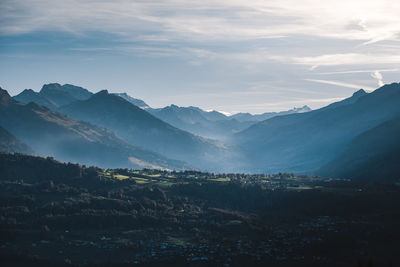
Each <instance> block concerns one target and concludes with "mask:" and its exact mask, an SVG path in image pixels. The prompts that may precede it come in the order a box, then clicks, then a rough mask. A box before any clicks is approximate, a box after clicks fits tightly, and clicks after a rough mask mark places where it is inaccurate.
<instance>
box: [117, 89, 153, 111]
mask: <svg viewBox="0 0 400 267" xmlns="http://www.w3.org/2000/svg"><path fill="white" fill-rule="evenodd" d="M113 95H116V96H119V97H122V98H123V99H125V100H126V101H128V102H130V103H132V104H134V105H135V106H137V107H139V108H141V109H148V108H150V106H149V105H147V104H146V102H144V101H143V100H141V99H137V98H133V97H131V96H129V95H128V94H127V93H114V94H113Z"/></svg>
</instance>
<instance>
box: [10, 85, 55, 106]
mask: <svg viewBox="0 0 400 267" xmlns="http://www.w3.org/2000/svg"><path fill="white" fill-rule="evenodd" d="M14 99H15V100H17V101H18V102H21V103H25V104H28V103H30V102H33V103H36V104H38V105H40V106H44V107H47V108H49V109H55V108H57V104H56V103H54V102H53V101H51V100H50V99H47V98H46V97H45V96H43V95H41V94H40V93H37V92H35V91H33V90H32V89H25V90H24V91H22V92H21V93H20V94H18V95H16V96H14Z"/></svg>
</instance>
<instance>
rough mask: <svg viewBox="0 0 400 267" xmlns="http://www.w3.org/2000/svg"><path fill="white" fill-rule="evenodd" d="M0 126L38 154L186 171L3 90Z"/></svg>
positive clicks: (107, 164)
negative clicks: (20, 100)
mask: <svg viewBox="0 0 400 267" xmlns="http://www.w3.org/2000/svg"><path fill="white" fill-rule="evenodd" d="M0 115H1V116H0V125H1V126H2V127H4V128H5V129H7V130H8V131H9V132H11V133H12V134H13V135H15V136H16V137H17V138H18V139H20V140H21V141H22V142H24V143H26V144H27V145H29V146H30V147H31V148H32V149H33V150H34V151H35V153H37V154H39V155H44V156H53V157H55V158H57V159H58V160H62V161H71V162H80V163H82V164H87V165H98V166H103V167H140V168H143V167H163V168H182V167H184V166H185V163H183V162H180V161H177V160H170V159H168V158H166V157H163V156H161V155H159V154H157V153H154V152H150V151H147V150H145V149H142V148H139V147H137V146H134V145H132V144H130V143H129V142H127V141H125V140H123V139H121V138H120V137H118V136H116V135H115V134H114V133H112V132H111V131H109V130H107V129H104V128H100V127H98V126H94V125H91V124H89V123H85V122H79V121H76V120H73V119H71V118H69V117H67V116H65V115H62V114H60V113H57V112H54V111H51V110H49V109H47V108H46V107H41V106H38V105H37V104H35V103H32V102H31V103H29V104H23V103H19V102H17V101H15V100H14V99H13V98H11V97H10V96H9V94H8V93H7V91H5V90H3V89H0Z"/></svg>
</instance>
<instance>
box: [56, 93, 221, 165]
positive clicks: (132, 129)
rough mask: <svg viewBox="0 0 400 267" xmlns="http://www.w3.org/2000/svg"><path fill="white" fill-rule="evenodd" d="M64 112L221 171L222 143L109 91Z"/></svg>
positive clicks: (157, 150) (157, 149) (180, 157)
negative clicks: (162, 117) (175, 124)
mask: <svg viewBox="0 0 400 267" xmlns="http://www.w3.org/2000/svg"><path fill="white" fill-rule="evenodd" d="M60 112H62V113H64V114H67V115H68V116H70V117H72V118H74V119H78V120H82V121H87V122H90V123H93V124H96V125H99V126H102V127H106V128H108V129H110V130H112V131H114V132H115V133H116V134H118V135H119V136H121V137H123V138H124V139H126V140H128V141H130V142H132V143H133V144H136V145H138V146H141V147H143V148H146V149H149V150H152V151H156V152H158V153H161V154H163V155H166V156H167V155H168V157H171V158H176V159H179V160H184V161H186V162H188V163H190V164H192V165H194V166H197V167H201V168H206V169H214V168H218V166H220V165H221V163H222V161H223V160H224V159H223V155H222V154H223V153H225V149H224V148H223V147H222V146H221V145H220V144H218V143H216V142H213V141H210V140H207V139H204V138H201V137H198V136H194V135H192V134H190V133H188V132H185V131H183V130H180V129H178V128H175V127H173V126H171V125H170V124H168V123H166V122H164V121H162V120H160V119H158V118H156V117H154V116H153V115H151V114H150V113H148V112H146V111H145V110H143V109H141V108H139V107H137V106H135V105H133V104H132V103H130V102H128V101H126V100H125V99H123V98H121V97H119V96H117V95H114V94H109V93H108V91H106V90H103V91H101V92H99V93H97V94H95V95H93V96H92V97H91V98H89V99H87V100H84V101H77V102H74V103H72V104H70V105H68V106H64V107H62V108H61V109H60Z"/></svg>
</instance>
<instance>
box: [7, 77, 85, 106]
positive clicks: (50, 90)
mask: <svg viewBox="0 0 400 267" xmlns="http://www.w3.org/2000/svg"><path fill="white" fill-rule="evenodd" d="M92 94H93V93H91V92H89V91H88V90H87V89H85V88H82V87H79V86H75V85H71V84H64V85H60V84H58V83H50V84H45V85H43V87H42V89H41V90H40V92H39V93H37V92H35V91H33V90H32V89H25V90H24V91H22V92H21V93H20V94H18V95H16V96H14V99H15V100H17V101H18V102H21V103H25V104H28V103H30V102H34V103H36V104H38V105H41V106H45V107H47V108H49V109H53V110H55V109H57V108H59V107H61V106H63V105H67V104H70V103H72V102H74V101H77V100H85V99H88V98H89V97H90V96H91V95H92Z"/></svg>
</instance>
